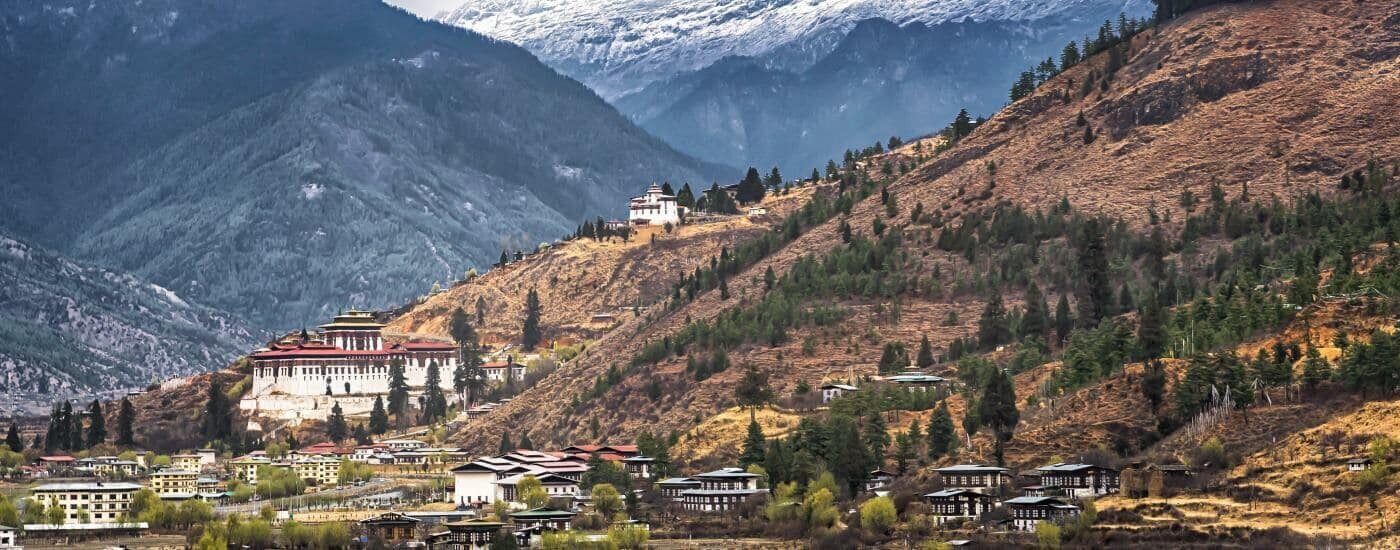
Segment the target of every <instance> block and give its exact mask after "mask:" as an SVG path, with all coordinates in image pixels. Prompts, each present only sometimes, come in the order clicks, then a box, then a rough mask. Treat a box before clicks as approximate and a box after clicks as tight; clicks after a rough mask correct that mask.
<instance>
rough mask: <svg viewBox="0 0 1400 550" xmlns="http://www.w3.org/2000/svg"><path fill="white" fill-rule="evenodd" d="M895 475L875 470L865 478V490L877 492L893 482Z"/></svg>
mask: <svg viewBox="0 0 1400 550" xmlns="http://www.w3.org/2000/svg"><path fill="white" fill-rule="evenodd" d="M894 478H895V475H894V474H893V473H890V472H886V471H884V470H882V469H876V470H874V471H872V472H870V475H867V476H866V477H865V490H866V491H877V490H880V489H884V488H887V487H889V485H890V483H892V482H894Z"/></svg>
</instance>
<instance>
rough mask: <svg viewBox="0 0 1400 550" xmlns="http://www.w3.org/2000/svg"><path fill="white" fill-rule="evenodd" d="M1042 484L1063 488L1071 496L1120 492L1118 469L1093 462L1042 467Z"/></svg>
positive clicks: (1078, 496) (1092, 495)
mask: <svg viewBox="0 0 1400 550" xmlns="http://www.w3.org/2000/svg"><path fill="white" fill-rule="evenodd" d="M1040 472H1041V476H1040V484H1041V485H1044V486H1046V487H1052V488H1056V489H1061V490H1063V491H1064V492H1065V494H1066V495H1069V497H1070V498H1076V499H1077V498H1084V497H1096V496H1100V495H1107V494H1109V493H1117V492H1118V483H1119V476H1118V470H1114V469H1113V468H1106V467H1103V466H1095V465H1093V464H1066V463H1063V462H1059V463H1055V464H1051V465H1049V466H1045V467H1042V468H1040Z"/></svg>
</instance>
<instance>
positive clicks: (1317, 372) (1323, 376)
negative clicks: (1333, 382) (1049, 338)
mask: <svg viewBox="0 0 1400 550" xmlns="http://www.w3.org/2000/svg"><path fill="white" fill-rule="evenodd" d="M1331 378H1332V366H1331V365H1330V364H1328V363H1327V359H1325V358H1323V357H1322V354H1321V353H1318V351H1317V346H1311V345H1310V346H1308V355H1307V359H1306V360H1304V361H1303V378H1302V382H1303V387H1305V388H1307V389H1308V390H1309V391H1311V390H1314V389H1317V386H1318V385H1319V384H1321V383H1323V382H1326V381H1327V380H1329V379H1331Z"/></svg>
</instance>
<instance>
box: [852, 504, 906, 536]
mask: <svg viewBox="0 0 1400 550" xmlns="http://www.w3.org/2000/svg"><path fill="white" fill-rule="evenodd" d="M897 519H898V517H897V514H896V512H895V509H894V501H893V500H890V497H876V498H872V499H870V500H867V501H865V504H862V505H860V528H861V529H864V530H865V531H866V532H868V533H878V534H881V535H886V534H889V532H890V529H892V528H894V524H895V521H896V520H897Z"/></svg>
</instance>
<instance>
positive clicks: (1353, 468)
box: [1347, 457, 1374, 472]
mask: <svg viewBox="0 0 1400 550" xmlns="http://www.w3.org/2000/svg"><path fill="white" fill-rule="evenodd" d="M1371 464H1374V462H1372V461H1371V459H1370V458H1367V457H1361V458H1353V459H1351V460H1348V461H1347V471H1348V472H1364V471H1366V469H1367V468H1370V467H1371Z"/></svg>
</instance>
